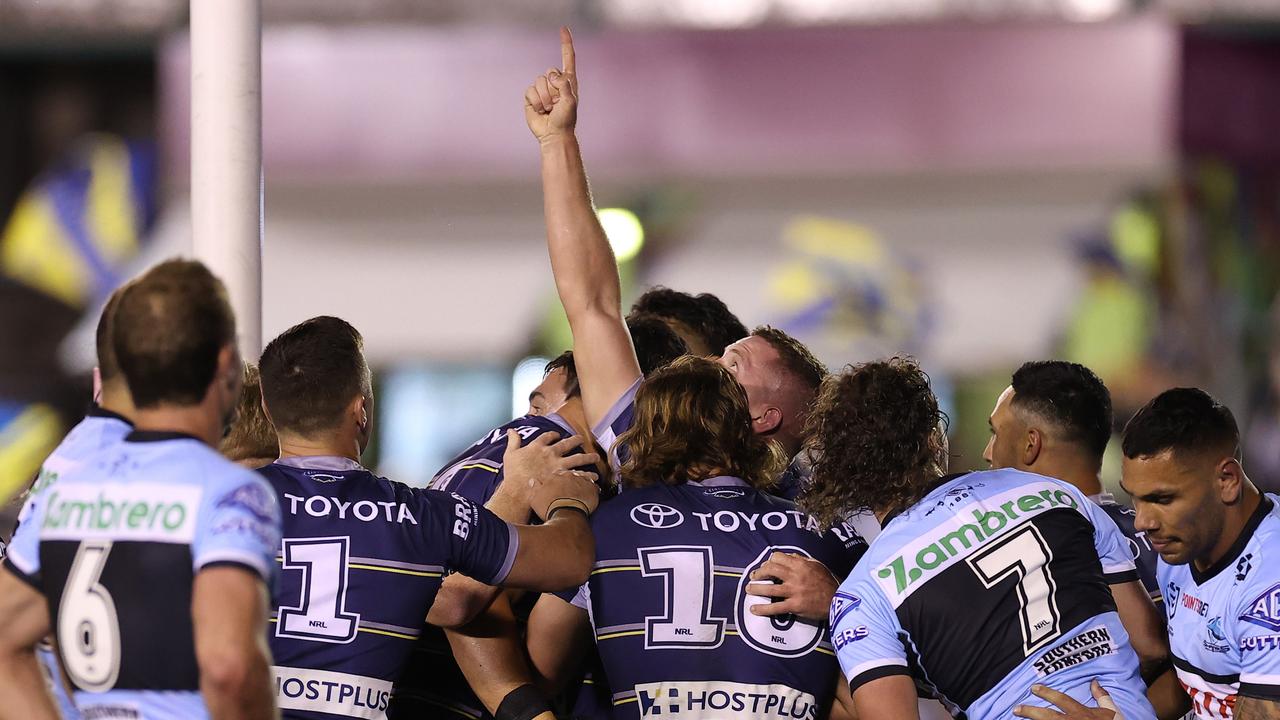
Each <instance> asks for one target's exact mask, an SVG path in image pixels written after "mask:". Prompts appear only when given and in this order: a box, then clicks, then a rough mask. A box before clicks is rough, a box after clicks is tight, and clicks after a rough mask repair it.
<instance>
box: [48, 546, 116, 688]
mask: <svg viewBox="0 0 1280 720" xmlns="http://www.w3.org/2000/svg"><path fill="white" fill-rule="evenodd" d="M111 547H112V541H111V540H83V541H81V543H80V546H79V547H78V548H77V549H76V555H75V559H73V560H72V561H71V569H70V570H68V571H67V579H66V582H65V584H64V586H63V591H62V599H61V600H60V601H59V602H58V650H59V654H60V655H62V665H63V667H64V668H65V669H66V671H67V676H68V677H69V678H70V680H71V681H72V682H73V683H74V684H75V685H76V687H78V688H80V689H82V690H84V691H86V692H93V693H101V692H107V691H108V690H110V689H112V688H113V687H115V684H116V681H117V680H119V679H120V640H121V638H120V618H119V615H118V614H117V613H116V604H115V601H114V600H112V598H111V593H110V591H108V590H107V588H106V586H104V585H103V584H102V583H100V582H99V580H100V579H101V578H102V570H103V569H104V568H105V567H106V565H107V558H108V556H109V555H110V554H111ZM94 615H97V616H98V617H94ZM95 620H97V621H98V622H94V621H95ZM73 623H74V624H73ZM86 635H87V637H88V642H87V643H82V642H81V639H82V638H84V637H86ZM85 645H88V649H87V650H86V648H85ZM99 650H101V651H103V652H105V653H106V654H107V658H108V659H107V665H106V667H105V668H103V670H105V672H103V671H98V672H97V673H96V677H95V676H91V675H88V674H86V673H87V672H93V669H92V668H85V666H84V663H85V661H91V660H92V659H93V658H91V657H90V656H92V655H96V654H97V652H98V651H99Z"/></svg>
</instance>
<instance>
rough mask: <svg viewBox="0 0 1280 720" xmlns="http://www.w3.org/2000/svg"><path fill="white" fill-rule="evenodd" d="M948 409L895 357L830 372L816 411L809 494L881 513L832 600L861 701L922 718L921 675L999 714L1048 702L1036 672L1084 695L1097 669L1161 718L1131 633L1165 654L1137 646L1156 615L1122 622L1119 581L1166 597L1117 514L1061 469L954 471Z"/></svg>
mask: <svg viewBox="0 0 1280 720" xmlns="http://www.w3.org/2000/svg"><path fill="white" fill-rule="evenodd" d="M941 420H942V416H941V413H940V412H939V410H938V405H937V400H936V399H935V398H934V396H933V393H932V391H931V390H930V389H929V383H928V378H927V377H926V376H925V375H924V373H923V372H922V371H921V370H920V368H919V367H918V366H917V365H916V364H915V363H914V362H912V361H908V360H902V359H897V358H895V359H893V360H890V361H887V362H873V363H866V364H863V365H859V366H857V367H853V368H850V369H848V370H846V371H845V372H843V373H841V374H840V375H838V376H835V377H833V378H832V379H831V380H829V381H828V383H827V384H826V385H825V386H824V388H823V391H822V393H821V394H820V396H819V399H818V403H817V405H816V407H815V409H814V420H813V422H814V424H813V430H814V433H813V443H814V456H815V465H814V485H813V487H812V488H811V490H810V491H809V493H807V494H806V495H805V496H804V497H803V499H802V506H803V507H806V508H808V509H810V510H811V511H812V512H814V514H815V515H816V516H817V517H819V519H821V520H823V521H825V522H833V521H836V520H839V519H841V518H844V517H847V516H848V515H849V514H850V513H852V512H855V511H857V510H859V509H861V508H869V509H871V510H872V511H873V512H874V513H875V515H876V517H877V518H878V519H879V520H880V522H881V524H882V525H883V527H884V530H883V532H882V533H881V534H880V535H879V536H878V537H876V539H875V540H874V541H872V543H871V548H870V549H869V550H868V551H867V554H866V555H864V556H863V558H862V560H861V561H860V562H859V563H858V565H857V567H856V568H854V570H853V572H852V573H851V574H850V575H849V577H848V578H847V579H846V580H845V581H844V583H843V584H842V585H841V586H840V590H839V591H838V592H837V593H836V596H835V599H834V601H833V602H832V605H831V618H830V619H831V625H832V628H831V632H832V638H833V642H834V644H835V647H836V652H837V655H838V656H839V658H840V664H841V666H842V667H843V669H844V672H845V676H846V678H847V679H848V681H849V685H850V689H851V690H852V693H853V701H854V704H855V705H856V707H857V710H858V714H859V715H860V716H861V717H867V718H870V717H892V718H914V717H917V712H918V710H917V703H916V686H917V685H919V686H920V687H922V688H925V689H927V690H928V692H929V693H930V694H932V695H934V696H935V697H937V698H938V699H939V700H940V701H941V702H942V703H943V704H944V705H945V706H947V707H948V708H949V709H951V710H952V711H953V713H959V712H963V713H964V714H965V715H966V716H968V717H970V718H998V717H999V718H1003V717H1007V716H1008V714H1009V713H1010V711H1012V709H1013V708H1014V707H1015V706H1016V705H1018V704H1020V703H1030V704H1043V703H1042V702H1041V701H1039V700H1038V699H1037V698H1035V697H1033V696H1031V695H1030V694H1029V693H1030V690H1031V685H1032V683H1033V682H1040V683H1043V684H1045V685H1048V686H1049V687H1051V688H1053V689H1056V690H1060V691H1062V692H1065V693H1067V694H1069V695H1071V696H1072V697H1075V698H1077V699H1079V700H1088V699H1089V697H1090V695H1089V681H1090V679H1092V678H1093V677H1095V676H1096V677H1098V678H1099V679H1100V680H1101V683H1102V685H1103V686H1104V687H1106V688H1107V689H1108V690H1110V691H1111V694H1112V695H1113V697H1114V698H1115V699H1116V702H1117V705H1119V706H1120V707H1121V708H1123V709H1124V711H1125V712H1126V714H1127V716H1128V717H1130V718H1138V717H1143V718H1149V717H1151V716H1153V715H1154V714H1155V713H1154V711H1153V709H1152V707H1151V705H1150V704H1149V702H1148V701H1147V698H1146V697H1145V695H1144V691H1145V686H1144V685H1143V682H1142V679H1141V677H1140V676H1139V672H1138V668H1139V658H1138V656H1137V655H1136V654H1135V653H1134V650H1133V647H1137V648H1139V649H1140V650H1143V659H1144V660H1146V661H1150V662H1158V661H1159V660H1161V658H1160V657H1158V655H1157V654H1158V652H1159V649H1161V648H1162V647H1163V638H1162V637H1160V636H1158V635H1156V636H1154V637H1146V638H1144V637H1135V638H1134V645H1133V647H1131V646H1130V643H1129V633H1126V628H1133V629H1134V630H1136V629H1139V628H1142V629H1148V628H1151V627H1153V626H1154V627H1158V624H1157V623H1154V622H1152V621H1151V620H1149V619H1148V618H1142V622H1141V623H1132V624H1131V618H1129V617H1125V618H1124V620H1125V623H1124V624H1123V625H1122V624H1121V617H1120V615H1118V614H1117V612H1116V610H1117V603H1116V601H1115V600H1113V599H1112V593H1113V592H1114V593H1115V594H1116V596H1117V597H1131V598H1133V599H1134V607H1132V608H1128V612H1130V613H1133V612H1134V610H1135V609H1136V610H1137V612H1138V614H1141V613H1143V612H1145V613H1147V614H1148V615H1149V614H1152V613H1154V612H1155V609H1154V607H1153V606H1152V605H1151V601H1150V599H1149V598H1148V597H1147V596H1146V593H1145V592H1144V591H1143V590H1142V588H1141V585H1140V584H1139V583H1138V582H1137V575H1136V572H1135V570H1134V565H1133V558H1132V554H1131V552H1130V550H1129V545H1128V542H1127V541H1126V540H1125V538H1124V536H1123V535H1121V534H1120V531H1119V529H1118V528H1116V525H1115V523H1114V522H1113V521H1112V520H1111V519H1110V518H1109V517H1107V516H1106V514H1105V513H1103V511H1102V510H1101V509H1100V508H1098V507H1097V506H1096V505H1095V504H1093V503H1091V502H1089V500H1088V499H1087V498H1085V496H1084V495H1083V494H1082V493H1080V492H1079V491H1078V490H1077V489H1076V488H1074V487H1072V486H1071V485H1068V484H1066V483H1063V482H1061V481H1058V480H1052V479H1050V478H1046V477H1042V476H1039V475H1032V474H1030V473H1023V472H1019V471H1016V470H993V471H986V472H977V473H968V474H963V475H959V476H947V477H944V476H943V473H944V472H945V470H944V468H945V464H946V461H945V452H946V445H945V442H944V437H945V436H944V435H943V433H942V431H941V429H940V425H941ZM1100 559H1101V562H1099V560H1100ZM1138 603H1145V607H1144V606H1141V605H1139V604H1138ZM1120 609H1121V611H1122V612H1124V611H1126V606H1125V605H1121V606H1120ZM1147 631H1148V632H1150V630H1147Z"/></svg>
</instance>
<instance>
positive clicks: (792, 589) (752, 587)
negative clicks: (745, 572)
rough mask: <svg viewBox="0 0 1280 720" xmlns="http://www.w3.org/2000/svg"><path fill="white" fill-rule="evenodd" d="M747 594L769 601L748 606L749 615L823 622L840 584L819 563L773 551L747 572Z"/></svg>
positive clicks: (795, 555) (810, 559)
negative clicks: (777, 616)
mask: <svg viewBox="0 0 1280 720" xmlns="http://www.w3.org/2000/svg"><path fill="white" fill-rule="evenodd" d="M751 580H752V582H749V583H747V588H746V590H747V594H749V595H758V596H761V597H767V598H772V599H773V602H768V603H759V604H756V605H752V606H751V613H752V614H753V615H763V616H774V615H788V614H793V615H797V616H799V617H802V618H804V619H806V620H811V621H813V622H822V621H824V620H826V619H827V614H828V613H829V612H830V611H831V600H832V599H833V598H834V597H835V594H836V588H837V587H838V586H839V585H840V582H839V581H838V580H837V579H836V577H835V576H834V575H832V574H831V571H830V570H828V569H827V566H826V565H823V564H822V562H821V561H819V560H815V559H813V558H808V557H804V556H803V555H798V554H795V553H783V552H775V553H773V554H772V555H770V556H769V559H768V560H766V561H765V562H764V564H763V565H761V566H760V567H759V568H758V569H757V570H755V571H754V572H752V573H751Z"/></svg>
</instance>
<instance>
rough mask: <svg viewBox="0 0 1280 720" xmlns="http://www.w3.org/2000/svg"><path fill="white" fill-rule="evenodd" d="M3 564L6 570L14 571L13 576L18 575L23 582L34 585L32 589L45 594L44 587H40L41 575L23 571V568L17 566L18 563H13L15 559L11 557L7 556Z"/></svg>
mask: <svg viewBox="0 0 1280 720" xmlns="http://www.w3.org/2000/svg"><path fill="white" fill-rule="evenodd" d="M3 564H4V569H5V570H8V571H9V572H11V573H13V576H14V577H16V578H18V579H19V580H21V581H22V582H24V583H26V584H28V585H30V586H31V587H32V589H34V590H35V591H36V592H38V593H40V594H41V595H43V594H44V588H42V587H40V577H39V575H34V576H33V575H28V574H26V573H24V572H22V570H20V569H18V566H17V565H14V564H13V561H12V560H10V559H9V558H7V557H6V558H5V559H4V561H3Z"/></svg>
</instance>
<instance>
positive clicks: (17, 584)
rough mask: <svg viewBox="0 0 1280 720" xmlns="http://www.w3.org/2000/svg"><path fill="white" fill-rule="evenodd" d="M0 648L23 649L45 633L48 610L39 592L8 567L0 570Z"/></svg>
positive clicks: (47, 629)
mask: <svg viewBox="0 0 1280 720" xmlns="http://www.w3.org/2000/svg"><path fill="white" fill-rule="evenodd" d="M0 618H4V621H3V622H0V648H3V650H4V651H6V652H12V651H15V650H18V651H21V650H27V649H30V648H32V647H34V646H35V644H36V643H37V642H39V641H40V638H43V637H44V636H45V635H48V634H49V610H48V606H47V605H46V604H45V600H44V596H43V595H41V594H40V593H39V592H38V591H37V590H36V589H35V588H34V587H33V586H32V585H31V584H30V583H28V582H27V581H26V580H25V579H23V578H20V577H18V576H17V575H16V574H14V573H13V572H11V571H10V569H9V568H8V567H5V568H3V569H0Z"/></svg>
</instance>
